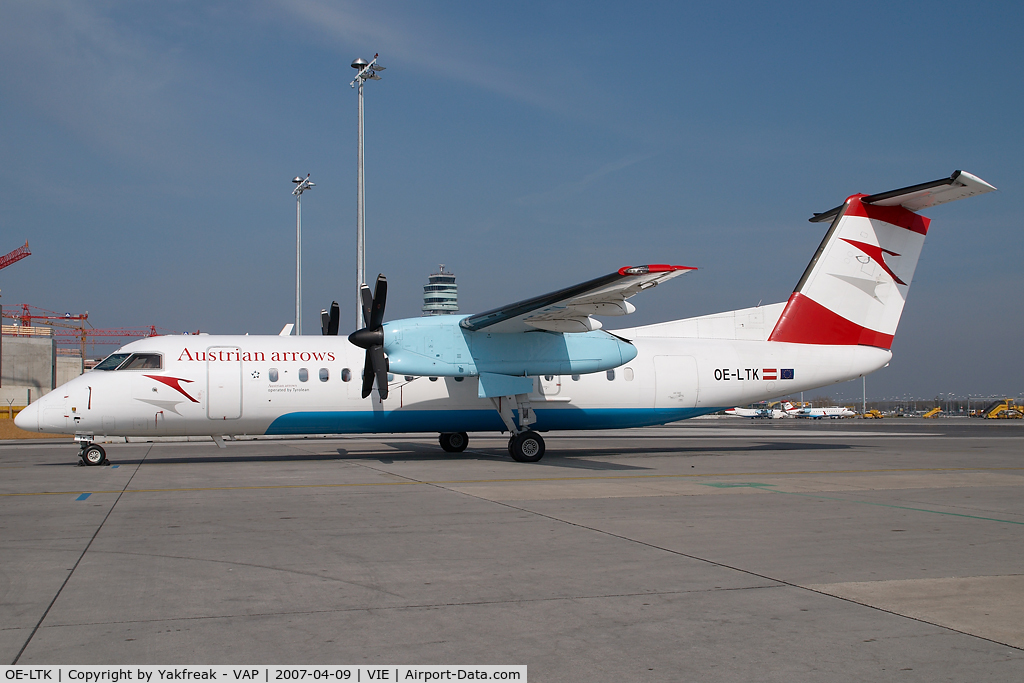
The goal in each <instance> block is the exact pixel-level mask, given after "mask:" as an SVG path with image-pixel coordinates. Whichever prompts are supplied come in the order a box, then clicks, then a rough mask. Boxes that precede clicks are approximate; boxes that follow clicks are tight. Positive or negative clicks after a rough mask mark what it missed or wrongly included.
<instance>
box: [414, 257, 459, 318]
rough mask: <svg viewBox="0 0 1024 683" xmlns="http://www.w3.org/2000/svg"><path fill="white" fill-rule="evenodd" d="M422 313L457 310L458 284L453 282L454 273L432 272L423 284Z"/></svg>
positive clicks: (442, 267) (442, 312)
mask: <svg viewBox="0 0 1024 683" xmlns="http://www.w3.org/2000/svg"><path fill="white" fill-rule="evenodd" d="M421 310H422V311H423V315H445V314H447V313H457V312H458V310H459V286H458V285H457V284H455V273H451V272H448V273H446V272H444V264H443V263H442V264H441V271H440V272H438V273H433V274H432V275H431V276H430V278H429V279H428V280H427V284H426V285H424V286H423V308H422V309H421Z"/></svg>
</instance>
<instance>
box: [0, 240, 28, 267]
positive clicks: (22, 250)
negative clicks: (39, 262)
mask: <svg viewBox="0 0 1024 683" xmlns="http://www.w3.org/2000/svg"><path fill="white" fill-rule="evenodd" d="M31 255H32V252H31V251H29V250H28V240H25V246H23V247H18V248H17V249H15V250H14V251H12V252H10V253H9V254H4V255H3V256H0V270H3V269H4V268H6V267H7V266H9V265H11V264H12V263H17V262H18V261H20V260H21V259H23V258H25V257H26V256H31Z"/></svg>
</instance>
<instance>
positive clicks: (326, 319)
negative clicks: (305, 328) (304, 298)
mask: <svg viewBox="0 0 1024 683" xmlns="http://www.w3.org/2000/svg"><path fill="white" fill-rule="evenodd" d="M339 317H340V316H339V313H338V302H337V301H332V302H331V312H330V313H328V312H327V309H326V308H324V309H321V310H320V327H321V328H323V331H324V336H331V337H335V336H337V334H338V318H339Z"/></svg>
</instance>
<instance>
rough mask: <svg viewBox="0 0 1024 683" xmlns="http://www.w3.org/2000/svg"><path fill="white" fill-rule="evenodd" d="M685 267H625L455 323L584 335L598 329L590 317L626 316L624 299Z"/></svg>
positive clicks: (474, 328)
mask: <svg viewBox="0 0 1024 683" xmlns="http://www.w3.org/2000/svg"><path fill="white" fill-rule="evenodd" d="M691 270H697V269H696V268H690V267H687V266H669V265H648V266H632V267H630V266H626V267H624V268H620V269H619V270H617V271H615V272H614V273H611V274H609V275H605V276H604V277H599V278H595V279H593V280H588V281H587V282H581V283H580V284H578V285H573V286H572V287H566V288H565V289H560V290H558V291H557V292H551V293H549V294H542V295H541V296H535V297H533V298H532V299H526V300H524V301H519V302H516V303H514V304H509V305H507V306H502V307H500V308H495V309H493V310H490V311H485V312H483V313H478V314H476V315H471V316H469V317H468V318H464V319H463V320H462V321H461V322H460V323H459V324H460V325H462V327H464V328H465V329H467V330H470V331H474V332H475V331H477V330H483V329H487V330H488V331H493V332H499V333H504V332H529V331H532V330H547V331H550V332H587V331H590V330H596V329H600V327H601V323H600V322H598V321H597V320H594V319H593V318H591V317H590V316H592V315H626V314H627V313H632V312H633V311H635V310H636V308H635V307H634V306H633V305H632V304H630V303H628V302H627V301H626V299H628V298H630V297H631V296H633V295H635V294H638V293H639V292H642V291H643V290H645V289H649V288H651V287H654V286H656V285H657V284H659V283H661V282H664V281H665V280H670V279H672V278H674V277H677V276H679V275H685V274H686V273H688V272H690V271H691Z"/></svg>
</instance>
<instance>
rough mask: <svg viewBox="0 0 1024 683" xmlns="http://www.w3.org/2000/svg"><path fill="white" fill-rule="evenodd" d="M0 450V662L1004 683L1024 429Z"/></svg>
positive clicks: (563, 677)
mask: <svg viewBox="0 0 1024 683" xmlns="http://www.w3.org/2000/svg"><path fill="white" fill-rule="evenodd" d="M546 439H547V455H546V457H545V459H544V460H543V461H542V462H540V463H537V464H521V463H516V462H513V461H512V460H511V459H509V457H508V455H507V454H506V452H505V446H506V442H507V439H505V438H503V437H501V436H499V435H475V434H474V435H471V443H470V447H469V450H467V451H466V452H465V453H462V454H458V455H449V454H445V453H444V452H442V451H441V450H440V448H439V447H438V446H437V441H436V436H426V435H384V436H358V437H355V436H353V437H333V438H310V439H273V440H270V439H268V440H256V441H243V442H236V443H231V444H229V445H228V448H226V449H224V450H220V449H218V448H217V447H216V446H215V445H214V444H213V443H196V442H190V443H156V444H150V443H131V444H119V445H111V446H109V447H108V448H107V453H108V457H109V458H110V460H111V461H112V465H111V466H110V467H77V466H76V462H77V459H78V458H77V451H76V449H75V448H74V446H72V445H69V444H68V443H67V442H63V443H57V442H53V443H50V442H39V441H36V442H6V443H0V471H2V478H0V548H2V552H0V598H2V599H0V658H2V659H3V660H4V662H5V663H18V664H24V665H30V664H36V663H39V664H43V663H45V664H134V663H138V664H143V663H146V664H172V663H180V664H186V663H188V664H243V663H252V664H314V663H320V664H324V663H331V664H373V663H382V664H526V665H527V666H528V667H529V676H530V680H532V681H566V682H575V681H581V682H582V681H587V682H593V681H684V680H702V681H743V680H758V681H817V680H821V681H826V680H827V681H850V680H858V681H859V680H871V681H874V680H900V681H929V682H931V681H945V680H953V681H966V680H987V681H1021V680H1024V618H1022V615H1024V544H1022V542H1021V541H1022V536H1024V495H1022V494H1024V424H1021V421H1006V422H996V421H981V420H967V419H962V420H956V419H938V420H911V419H904V420H898V419H891V420H879V421H867V420H863V421H862V420H842V421H830V420H823V421H810V420H776V421H770V422H769V421H764V422H763V421H755V420H751V421H743V420H738V419H722V420H693V421H689V422H684V423H679V424H676V425H669V426H665V427H657V428H649V429H634V430H623V431H608V432H582V433H568V432H560V433H550V434H547V435H546Z"/></svg>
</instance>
